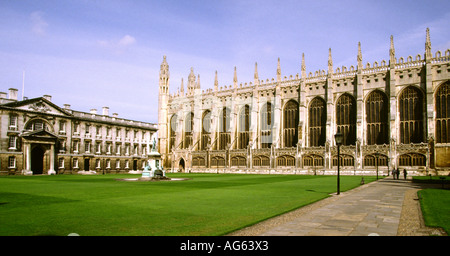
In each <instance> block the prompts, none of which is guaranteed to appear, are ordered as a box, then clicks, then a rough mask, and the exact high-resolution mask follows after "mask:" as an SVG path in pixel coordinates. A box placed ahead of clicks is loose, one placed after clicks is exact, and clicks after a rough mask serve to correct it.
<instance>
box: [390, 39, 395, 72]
mask: <svg viewBox="0 0 450 256" xmlns="http://www.w3.org/2000/svg"><path fill="white" fill-rule="evenodd" d="M389 64H390V65H394V64H395V48H394V36H392V35H391V46H390V48H389Z"/></svg>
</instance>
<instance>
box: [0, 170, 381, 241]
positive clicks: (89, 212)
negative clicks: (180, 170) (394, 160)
mask: <svg viewBox="0 0 450 256" xmlns="http://www.w3.org/2000/svg"><path fill="white" fill-rule="evenodd" d="M137 177H140V175H95V176H81V175H57V176H3V177H0V235H13V236H14V235H25V236H28V235H61V236H66V235H68V234H69V233H77V234H79V235H82V236H115V235H122V236H129V235H144V236H153V235H157V236H169V235H175V236H179V235H182V236H183V235H190V236H197V235H223V234H226V233H229V232H231V231H234V230H236V229H240V228H242V227H245V226H248V225H251V224H254V223H257V222H259V221H261V220H264V219H267V218H270V217H273V216H276V215H279V214H282V213H285V212H287V211H290V210H293V209H296V208H299V207H302V206H304V205H307V204H310V203H312V202H315V201H318V200H321V199H323V198H326V197H328V196H329V194H331V193H335V192H336V177H335V176H301V175H242V174H169V177H172V178H174V177H175V178H181V177H182V178H189V180H184V181H170V182H167V181H160V182H133V181H119V180H117V179H120V178H137ZM364 179H365V181H366V183H367V182H370V181H373V180H374V179H375V177H367V176H366V177H364ZM360 181H361V176H341V191H345V190H348V189H352V188H355V187H357V186H359V184H360Z"/></svg>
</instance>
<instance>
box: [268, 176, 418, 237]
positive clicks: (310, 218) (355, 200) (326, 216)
mask: <svg viewBox="0 0 450 256" xmlns="http://www.w3.org/2000/svg"><path fill="white" fill-rule="evenodd" d="M418 187H419V185H416V184H414V183H412V182H410V181H408V180H406V181H405V180H402V179H400V180H393V179H392V177H388V178H384V179H381V180H378V181H376V182H372V183H369V184H366V185H364V186H361V187H358V188H356V189H353V190H351V191H348V192H344V193H342V192H341V194H340V195H335V196H333V199H331V200H330V203H328V204H325V205H324V206H322V207H319V208H317V209H314V210H312V211H310V212H307V213H305V214H303V215H301V216H299V217H297V218H295V219H294V220H291V221H289V222H287V223H284V224H282V225H279V226H277V227H274V228H272V229H269V230H266V231H265V232H264V233H262V234H260V235H263V236H370V235H379V236H396V235H397V230H398V227H399V222H400V216H401V212H402V204H403V199H404V196H405V192H406V191H407V190H410V189H415V188H418Z"/></svg>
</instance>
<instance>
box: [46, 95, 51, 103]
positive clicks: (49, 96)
mask: <svg viewBox="0 0 450 256" xmlns="http://www.w3.org/2000/svg"><path fill="white" fill-rule="evenodd" d="M44 99H46V100H48V101H50V102H51V101H52V96H51V95H44Z"/></svg>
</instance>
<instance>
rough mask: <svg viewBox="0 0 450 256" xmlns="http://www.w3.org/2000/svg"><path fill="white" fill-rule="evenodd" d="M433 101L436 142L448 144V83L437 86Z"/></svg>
mask: <svg viewBox="0 0 450 256" xmlns="http://www.w3.org/2000/svg"><path fill="white" fill-rule="evenodd" d="M435 101H436V103H435V107H436V142H437V143H450V81H447V82H446V83H444V84H442V85H441V86H439V88H438V90H437V92H436V96H435Z"/></svg>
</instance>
